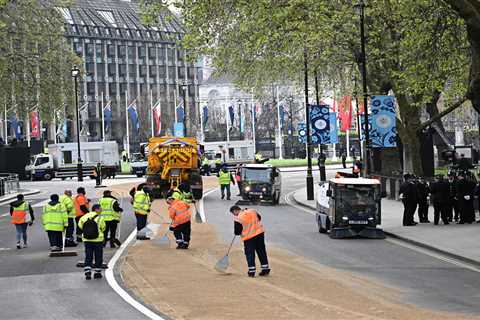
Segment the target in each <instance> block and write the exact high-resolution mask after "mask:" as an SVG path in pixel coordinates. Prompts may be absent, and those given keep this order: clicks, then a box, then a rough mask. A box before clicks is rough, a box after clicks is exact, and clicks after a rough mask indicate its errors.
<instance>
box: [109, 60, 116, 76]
mask: <svg viewBox="0 0 480 320" xmlns="http://www.w3.org/2000/svg"><path fill="white" fill-rule="evenodd" d="M115 74H116V68H115V64H114V63H109V64H108V76H109V77H115Z"/></svg>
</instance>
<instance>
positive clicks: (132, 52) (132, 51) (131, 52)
mask: <svg viewBox="0 0 480 320" xmlns="http://www.w3.org/2000/svg"><path fill="white" fill-rule="evenodd" d="M128 58H130V59H133V58H135V47H132V46H129V47H128Z"/></svg>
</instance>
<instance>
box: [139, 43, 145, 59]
mask: <svg viewBox="0 0 480 320" xmlns="http://www.w3.org/2000/svg"><path fill="white" fill-rule="evenodd" d="M145 54H146V50H145V47H144V46H141V47H138V57H139V58H140V59H143V58H145Z"/></svg>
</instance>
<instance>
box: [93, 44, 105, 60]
mask: <svg viewBox="0 0 480 320" xmlns="http://www.w3.org/2000/svg"><path fill="white" fill-rule="evenodd" d="M95 51H96V53H97V58H103V54H104V52H105V51H104V48H103V45H102V44H97V45H96V46H95Z"/></svg>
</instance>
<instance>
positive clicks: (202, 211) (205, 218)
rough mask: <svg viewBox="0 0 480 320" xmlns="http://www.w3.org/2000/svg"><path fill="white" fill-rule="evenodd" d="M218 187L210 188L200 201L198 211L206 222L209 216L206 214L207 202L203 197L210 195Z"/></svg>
mask: <svg viewBox="0 0 480 320" xmlns="http://www.w3.org/2000/svg"><path fill="white" fill-rule="evenodd" d="M216 190H217V188H213V189H211V190H208V191H207V192H205V193H204V194H203V197H202V199H200V201H199V202H198V213H199V214H200V217H201V218H202V222H203V223H206V222H207V216H206V214H205V203H204V202H203V199H204V198H205V197H206V196H208V195H209V194H210V193H212V192H215V191H216Z"/></svg>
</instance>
